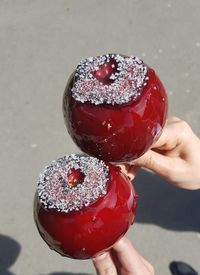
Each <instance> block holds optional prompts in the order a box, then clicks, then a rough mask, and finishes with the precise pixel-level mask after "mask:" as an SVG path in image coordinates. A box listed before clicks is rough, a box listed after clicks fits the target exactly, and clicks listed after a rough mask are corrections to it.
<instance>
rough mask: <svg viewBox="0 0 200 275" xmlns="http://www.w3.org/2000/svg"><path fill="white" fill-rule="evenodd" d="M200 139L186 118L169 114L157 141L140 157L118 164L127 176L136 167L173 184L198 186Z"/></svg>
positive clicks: (188, 187) (199, 186)
mask: <svg viewBox="0 0 200 275" xmlns="http://www.w3.org/2000/svg"><path fill="white" fill-rule="evenodd" d="M199 152H200V139H199V138H198V137H197V136H196V135H195V133H194V132H193V131H192V129H191V127H190V126H189V125H188V123H187V122H185V121H183V120H181V119H179V118H177V117H170V118H168V119H167V123H166V125H165V127H164V129H163V132H162V135H161V136H160V138H159V139H158V141H157V142H156V143H155V144H154V145H153V146H152V147H151V149H150V150H148V151H147V152H146V153H145V154H144V155H143V156H142V157H140V158H138V159H137V160H135V161H133V162H129V163H125V164H123V165H122V169H123V170H124V172H125V173H126V174H128V176H129V177H130V178H133V176H134V173H133V172H134V171H135V170H137V169H139V168H140V167H144V168H147V169H150V170H152V171H153V172H155V173H156V174H158V175H160V176H162V177H163V178H164V179H166V180H167V181H168V182H170V183H172V184H173V185H175V186H176V187H179V188H184V189H188V190H197V189H200V169H199V167H200V154H199Z"/></svg>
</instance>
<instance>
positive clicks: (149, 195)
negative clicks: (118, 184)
mask: <svg viewBox="0 0 200 275" xmlns="http://www.w3.org/2000/svg"><path fill="white" fill-rule="evenodd" d="M134 186H135V189H136V192H137V193H138V195H139V198H138V208H137V215H136V222H138V223H146V224H155V225H158V226H160V227H163V228H166V229H169V230H175V231H194V232H200V215H199V209H200V190H197V191H189V190H184V189H180V188H176V187H174V186H172V185H171V184H169V183H168V182H166V181H165V180H163V179H162V178H160V177H158V176H157V175H154V174H152V173H150V172H148V171H145V170H141V171H140V172H139V173H138V175H137V177H136V178H135V181H134Z"/></svg>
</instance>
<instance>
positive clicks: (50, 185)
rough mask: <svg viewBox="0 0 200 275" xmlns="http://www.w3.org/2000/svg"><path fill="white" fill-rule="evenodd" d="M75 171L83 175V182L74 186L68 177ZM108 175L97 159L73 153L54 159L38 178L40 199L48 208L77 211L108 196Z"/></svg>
mask: <svg viewBox="0 0 200 275" xmlns="http://www.w3.org/2000/svg"><path fill="white" fill-rule="evenodd" d="M72 170H79V171H81V173H83V175H84V179H83V182H81V183H79V184H77V185H76V186H74V187H71V186H70V184H69V182H68V177H67V175H68V174H69V173H70V171H72ZM108 172H109V168H108V167H107V166H106V164H105V163H104V162H103V161H102V160H98V159H96V158H94V157H89V156H83V155H75V154H72V155H66V156H64V157H62V158H59V159H57V160H53V161H52V162H51V164H50V165H49V166H46V167H45V169H44V171H43V172H42V173H41V174H40V176H39V180H38V186H37V192H38V197H39V200H40V202H41V204H42V206H43V207H44V208H47V209H56V210H57V211H59V212H65V213H68V212H71V211H78V210H80V209H81V208H83V207H84V206H88V205H90V204H91V203H92V202H94V201H95V200H96V199H98V198H99V197H102V196H104V195H105V194H106V193H107V182H108Z"/></svg>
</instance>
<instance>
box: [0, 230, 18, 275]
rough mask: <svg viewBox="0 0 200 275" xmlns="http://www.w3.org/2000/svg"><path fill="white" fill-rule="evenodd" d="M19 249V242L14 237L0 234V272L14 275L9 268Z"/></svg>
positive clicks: (4, 274)
mask: <svg viewBox="0 0 200 275" xmlns="http://www.w3.org/2000/svg"><path fill="white" fill-rule="evenodd" d="M20 250H21V246H20V244H19V243H18V242H17V241H15V240H14V239H12V238H10V237H8V236H5V235H2V234H0V274H1V275H14V273H12V272H10V271H9V268H10V267H11V266H12V265H13V264H14V263H15V261H16V260H17V257H18V256H19V253H20Z"/></svg>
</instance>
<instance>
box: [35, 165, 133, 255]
mask: <svg viewBox="0 0 200 275" xmlns="http://www.w3.org/2000/svg"><path fill="white" fill-rule="evenodd" d="M109 170H110V179H109V182H108V189H107V194H106V195H105V196H103V197H100V198H99V199H98V200H97V201H95V202H94V203H92V204H91V205H90V206H88V207H84V208H82V209H81V210H80V211H73V212H69V213H60V212H57V211H55V209H54V210H48V209H45V208H43V206H42V205H41V204H40V202H39V199H38V197H37V195H36V196H35V202H34V218H35V222H36V225H37V227H38V230H39V232H40V234H41V236H42V238H43V239H44V240H45V242H46V243H47V244H48V245H49V247H50V248H51V249H54V250H55V251H57V252H58V253H60V254H61V255H63V256H67V257H71V258H76V259H87V258H91V257H94V256H96V255H97V254H101V253H102V252H103V251H106V250H108V249H109V248H110V247H111V246H112V245H113V244H114V243H115V242H116V241H117V240H118V239H119V238H121V237H122V236H123V235H124V234H125V233H126V231H127V230H128V228H129V226H130V225H131V224H132V223H133V219H134V217H135V209H136V196H135V192H134V189H133V187H132V185H131V183H130V181H129V180H128V179H127V177H126V176H125V175H123V174H122V173H121V172H120V170H119V168H116V167H114V166H112V165H110V164H109Z"/></svg>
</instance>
